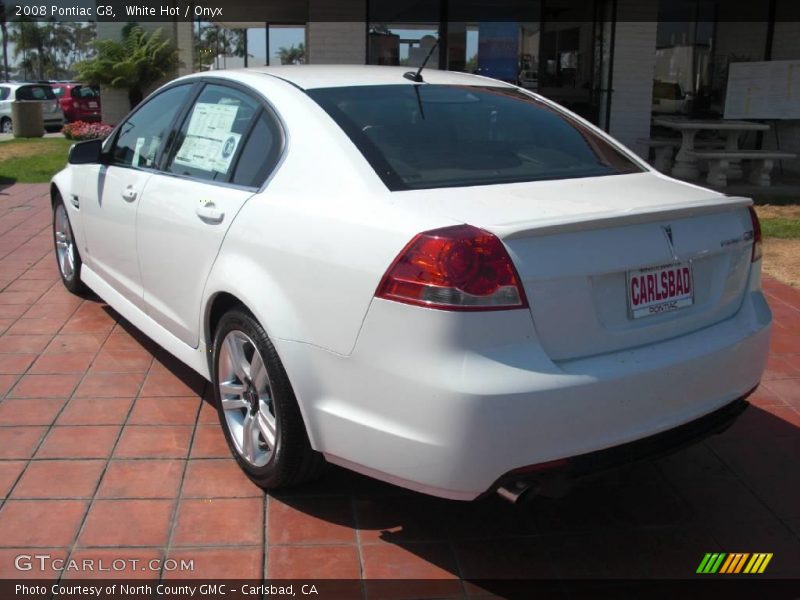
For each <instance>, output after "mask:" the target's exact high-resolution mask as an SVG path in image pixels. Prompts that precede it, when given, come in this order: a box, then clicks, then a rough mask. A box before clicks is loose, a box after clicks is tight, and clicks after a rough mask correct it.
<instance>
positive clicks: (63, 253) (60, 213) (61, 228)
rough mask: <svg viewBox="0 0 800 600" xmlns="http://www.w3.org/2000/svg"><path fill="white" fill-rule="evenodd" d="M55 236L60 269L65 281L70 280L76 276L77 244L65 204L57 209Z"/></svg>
mask: <svg viewBox="0 0 800 600" xmlns="http://www.w3.org/2000/svg"><path fill="white" fill-rule="evenodd" d="M55 236H56V254H57V255H58V268H59V269H61V275H62V276H63V277H64V279H66V280H70V279H72V276H73V275H74V274H75V243H74V241H73V239H72V230H71V229H70V226H69V218H68V217H67V209H65V208H64V205H63V204H59V205H58V206H57V207H56V217H55Z"/></svg>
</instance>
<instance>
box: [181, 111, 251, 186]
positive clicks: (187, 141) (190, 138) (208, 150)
mask: <svg viewBox="0 0 800 600" xmlns="http://www.w3.org/2000/svg"><path fill="white" fill-rule="evenodd" d="M238 111H239V107H238V106H232V105H227V104H208V103H205V102H198V103H197V104H195V107H194V110H193V111H192V116H191V118H190V119H189V127H188V129H187V131H186V137H185V138H184V140H183V143H182V144H181V147H180V150H178V153H177V154H176V155H175V163H176V164H178V165H183V166H185V167H190V168H193V169H200V170H202V171H218V172H220V173H225V172H227V171H228V169H229V168H230V166H231V161H232V160H233V156H234V154H235V153H236V148H237V147H238V146H239V140H240V139H241V137H242V136H241V135H240V134H238V133H233V132H232V131H231V129H233V123H234V121H235V120H236V113H237V112H238Z"/></svg>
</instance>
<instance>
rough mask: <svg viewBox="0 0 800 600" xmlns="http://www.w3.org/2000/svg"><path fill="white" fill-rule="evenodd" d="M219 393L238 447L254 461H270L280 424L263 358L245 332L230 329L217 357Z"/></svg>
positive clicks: (245, 456)
mask: <svg viewBox="0 0 800 600" xmlns="http://www.w3.org/2000/svg"><path fill="white" fill-rule="evenodd" d="M217 368H218V374H219V397H220V402H221V404H222V410H223V411H224V415H225V423H226V424H227V427H228V431H229V432H230V435H231V439H232V440H233V443H234V446H235V447H236V451H237V452H238V453H239V454H240V455H241V456H242V458H244V460H246V461H247V462H248V463H250V464H251V465H254V466H256V467H262V466H264V465H265V464H267V463H268V462H269V460H270V458H271V457H272V454H273V452H274V450H275V440H276V434H277V424H276V419H275V407H274V402H273V397H272V388H271V386H270V382H269V374H268V373H267V368H266V366H265V365H264V359H263V357H262V356H261V353H260V352H259V351H258V348H256V345H255V343H254V342H253V340H251V339H250V338H249V337H248V336H247V335H246V334H245V333H244V332H242V331H239V330H233V331H230V332H228V334H227V335H226V336H225V339H224V340H223V341H222V346H221V347H220V350H219V358H218V365H217Z"/></svg>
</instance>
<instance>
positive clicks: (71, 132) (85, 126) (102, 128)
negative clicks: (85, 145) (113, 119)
mask: <svg viewBox="0 0 800 600" xmlns="http://www.w3.org/2000/svg"><path fill="white" fill-rule="evenodd" d="M112 129H113V127H111V125H106V124H105V123H85V122H84V121H74V122H73V123H67V124H66V125H64V127H63V128H62V129H61V133H63V134H64V137H65V138H67V139H68V140H75V141H83V140H102V139H105V138H106V137H108V134H109V133H111V130H112Z"/></svg>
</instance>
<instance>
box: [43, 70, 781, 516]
mask: <svg viewBox="0 0 800 600" xmlns="http://www.w3.org/2000/svg"><path fill="white" fill-rule="evenodd" d="M404 71H405V70H404V69H403V68H393V67H369V66H359V67H335V66H324V67H323V66H297V67H294V66H292V67H274V68H263V69H245V70H237V71H215V72H213V73H204V74H197V75H191V76H188V77H183V78H180V79H177V80H175V81H173V82H171V83H169V84H168V85H166V86H164V87H162V88H161V89H160V90H158V91H157V92H155V93H154V94H153V95H151V96H150V97H149V98H148V99H146V100H145V101H144V102H143V103H142V104H141V105H140V106H139V107H138V108H137V109H136V110H135V111H134V112H133V113H132V114H131V115H130V116H129V117H128V118H127V119H126V120H124V121H123V122H122V123H121V124H120V125H119V126H118V127H117V128H116V129H115V131H114V132H113V133H112V135H111V136H110V137H109V138H108V139H107V140H106V141H105V142H104V143H102V145H101V144H100V143H99V142H96V141H94V142H84V143H81V144H76V145H75V146H74V147H73V148H72V150H71V153H70V164H69V165H68V166H67V168H65V169H64V170H63V171H61V172H60V173H58V174H57V175H56V176H55V177H54V179H53V184H52V200H53V208H54V236H55V246H56V253H57V258H58V264H59V267H60V270H61V276H62V278H63V281H64V284H65V285H66V286H67V288H69V289H70V290H72V291H74V292H78V291H80V290H81V288H82V287H83V285H84V284H85V285H86V286H88V287H89V288H91V289H92V290H94V291H95V292H96V293H97V294H98V295H99V296H101V297H102V298H103V299H104V300H106V301H107V302H108V303H109V304H110V305H111V306H112V307H114V308H115V309H116V310H117V311H118V312H119V313H120V314H121V315H122V316H123V317H125V318H126V319H128V320H129V321H130V322H131V323H133V324H134V325H135V326H137V327H138V328H140V329H141V330H142V331H143V332H144V333H146V334H147V335H148V336H150V337H151V338H152V339H153V340H155V341H156V342H158V343H159V344H160V345H161V346H163V347H164V348H165V349H166V350H167V351H169V352H170V353H172V354H173V355H175V356H176V357H177V358H179V359H180V360H181V361H183V362H184V363H186V364H187V365H189V366H190V367H191V368H193V369H194V370H195V371H197V372H198V373H200V374H201V375H203V376H204V377H205V378H207V379H208V380H209V381H212V382H213V387H214V390H215V394H216V403H217V406H218V410H219V415H220V421H221V423H222V425H223V428H224V431H225V435H226V437H227V440H228V443H229V445H230V447H231V449H232V452H233V454H234V455H235V456H236V459H237V460H238V462H239V464H240V465H241V466H242V468H243V469H244V470H245V471H246V472H247V474H248V475H249V476H250V477H251V478H252V479H253V480H254V481H255V482H257V483H258V484H260V485H262V486H263V487H265V488H276V487H281V486H288V485H292V484H297V483H299V482H301V481H305V480H307V479H309V478H311V477H313V476H314V475H316V474H317V473H318V472H319V470H320V467H321V466H322V465H323V464H324V462H325V461H326V460H327V461H329V462H332V463H336V464H338V465H343V466H345V467H347V468H350V469H353V470H355V471H359V472H361V473H366V474H368V475H370V476H373V477H376V478H378V479H382V480H385V481H389V482H393V483H395V484H398V485H401V486H405V487H408V488H411V489H414V490H419V491H422V492H425V493H428V494H434V495H438V496H443V497H447V498H454V499H461V500H471V499H474V498H476V497H478V496H481V495H482V494H484V493H487V492H491V491H494V490H499V491H500V492H501V493H502V494H503V495H505V496H507V497H509V498H512V499H513V498H516V497H518V496H519V495H520V494H521V493H523V492H525V491H526V490H528V489H539V490H540V491H541V490H546V489H547V486H548V484H549V482H550V481H552V480H554V478H557V477H560V476H562V475H563V474H566V475H567V476H573V475H580V474H582V473H584V472H586V471H590V470H595V469H598V468H603V467H606V466H610V465H613V464H617V463H619V462H624V461H629V460H632V459H633V458H636V457H639V456H645V455H649V454H650V453H651V452H653V451H656V450H658V451H660V450H664V449H667V448H671V447H674V446H675V445H676V444H682V443H685V442H688V441H690V440H693V439H695V438H698V437H701V436H703V435H707V434H709V433H710V432H712V431H715V430H718V429H720V428H722V427H724V426H726V425H727V424H729V423H730V422H731V421H732V419H734V418H735V417H736V416H737V415H738V413H739V412H740V411H741V410H742V408H743V407H744V406H746V403H745V401H744V400H743V399H744V398H745V397H746V396H747V395H748V393H749V392H751V391H752V390H753V389H754V388H755V387H756V386H757V385H758V383H759V380H760V378H761V375H762V372H763V369H764V365H765V361H766V357H767V352H768V346H769V333H770V326H771V314H770V310H769V308H768V306H767V303H766V302H765V299H764V296H763V294H762V292H761V285H760V269H761V260H760V258H761V242H760V231H759V225H758V221H757V219H756V216H755V213H754V212H753V210H752V208H751V201H750V200H749V199H746V198H734V197H727V196H724V195H722V194H719V193H716V192H713V191H710V190H707V189H704V188H701V187H698V186H695V185H689V184H686V183H682V182H679V181H676V180H673V179H670V178H669V177H666V176H664V175H662V174H660V173H658V172H657V171H655V170H653V169H652V168H650V167H649V166H648V165H647V164H646V163H645V162H643V161H642V160H641V159H639V158H638V157H637V156H636V155H634V154H633V153H632V152H631V151H629V150H628V149H626V148H625V147H623V146H622V145H620V144H619V143H618V142H616V141H614V140H613V139H612V138H610V137H609V136H608V135H606V134H605V133H603V132H602V131H600V130H599V129H597V128H596V127H594V126H592V125H591V124H589V123H587V122H586V121H584V120H582V119H581V118H579V117H577V116H575V115H573V114H571V113H569V112H567V111H565V110H564V109H562V108H561V107H559V106H558V105H556V104H554V103H552V102H550V101H548V100H546V99H544V98H542V97H540V96H537V95H535V94H532V93H529V92H527V91H525V90H522V89H520V88H517V87H515V86H512V85H509V84H506V83H502V82H499V81H494V80H491V79H486V78H482V77H477V76H474V75H466V74H459V73H448V72H441V71H433V70H431V71H425V72H423V74H422V77H423V79H424V82H415V81H413V77H411V78H407V77H404ZM164 402H169V399H168V398H165V399H164ZM540 486H543V487H540Z"/></svg>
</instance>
